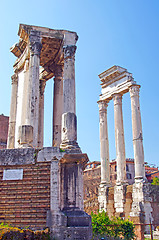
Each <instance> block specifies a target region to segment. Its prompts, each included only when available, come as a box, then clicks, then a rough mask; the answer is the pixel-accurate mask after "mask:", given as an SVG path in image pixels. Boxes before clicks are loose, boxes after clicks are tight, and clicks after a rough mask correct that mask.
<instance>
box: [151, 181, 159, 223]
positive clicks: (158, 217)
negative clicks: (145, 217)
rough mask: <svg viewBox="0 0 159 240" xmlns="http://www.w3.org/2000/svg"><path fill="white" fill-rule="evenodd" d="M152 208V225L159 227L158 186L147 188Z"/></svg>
mask: <svg viewBox="0 0 159 240" xmlns="http://www.w3.org/2000/svg"><path fill="white" fill-rule="evenodd" d="M149 191H150V197H151V199H152V201H151V207H152V210H153V211H152V217H153V223H154V224H156V225H157V226H159V186H158V185H150V188H149Z"/></svg>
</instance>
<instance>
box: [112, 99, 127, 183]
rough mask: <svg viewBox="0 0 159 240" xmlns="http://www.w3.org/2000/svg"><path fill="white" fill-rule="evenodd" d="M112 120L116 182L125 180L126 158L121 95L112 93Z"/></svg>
mask: <svg viewBox="0 0 159 240" xmlns="http://www.w3.org/2000/svg"><path fill="white" fill-rule="evenodd" d="M113 100H114V120H115V144H116V164H117V183H123V182H124V181H125V180H126V158H125V141H124V127H123V114H122V95H121V94H114V95H113Z"/></svg>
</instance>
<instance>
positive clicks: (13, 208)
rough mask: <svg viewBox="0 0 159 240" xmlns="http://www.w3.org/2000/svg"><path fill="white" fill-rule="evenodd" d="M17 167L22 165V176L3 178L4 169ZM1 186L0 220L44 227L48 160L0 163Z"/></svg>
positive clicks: (48, 184) (48, 179) (32, 226)
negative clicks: (10, 178)
mask: <svg viewBox="0 0 159 240" xmlns="http://www.w3.org/2000/svg"><path fill="white" fill-rule="evenodd" d="M18 168H23V180H14V181H13V180H9V181H8V180H7V181H6V180H4V181H3V180H2V178H3V169H18ZM0 189H1V194H0V221H1V222H7V223H10V224H12V225H14V226H17V227H26V226H29V227H31V228H32V229H43V228H45V227H46V215H47V210H49V208H50V162H42V163H35V164H30V165H15V166H0ZM4 219H5V220H4Z"/></svg>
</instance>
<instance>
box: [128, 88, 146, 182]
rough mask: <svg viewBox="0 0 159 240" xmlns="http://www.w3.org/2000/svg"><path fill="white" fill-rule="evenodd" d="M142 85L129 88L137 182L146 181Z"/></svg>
mask: <svg viewBox="0 0 159 240" xmlns="http://www.w3.org/2000/svg"><path fill="white" fill-rule="evenodd" d="M139 90H140V85H132V86H131V87H130V88H129V92H130V97H131V111H132V132H133V147H134V159H135V181H137V182H138V181H139V182H140V181H143V180H144V179H145V166H144V149H143V135H142V124H141V113H140V103H139Z"/></svg>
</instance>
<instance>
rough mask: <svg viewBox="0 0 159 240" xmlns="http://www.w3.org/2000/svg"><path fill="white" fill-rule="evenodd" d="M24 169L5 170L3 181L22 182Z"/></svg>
mask: <svg viewBox="0 0 159 240" xmlns="http://www.w3.org/2000/svg"><path fill="white" fill-rule="evenodd" d="M22 179H23V169H22V168H21V169H5V170H3V180H22Z"/></svg>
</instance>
